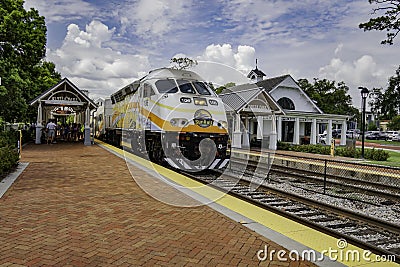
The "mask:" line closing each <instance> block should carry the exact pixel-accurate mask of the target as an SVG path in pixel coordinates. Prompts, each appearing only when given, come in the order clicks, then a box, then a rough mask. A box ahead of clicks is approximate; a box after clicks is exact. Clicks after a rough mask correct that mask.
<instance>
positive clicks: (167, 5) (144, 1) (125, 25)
mask: <svg viewBox="0 0 400 267" xmlns="http://www.w3.org/2000/svg"><path fill="white" fill-rule="evenodd" d="M190 5H191V1H187V0H152V1H148V0H139V1H137V2H136V3H133V4H132V3H130V2H127V3H126V4H125V5H124V8H123V9H121V10H120V12H118V15H119V17H120V23H121V25H122V27H121V33H125V32H127V31H128V30H129V29H132V31H133V32H132V33H134V34H135V35H137V36H139V37H141V38H143V39H151V38H157V37H162V36H163V35H165V34H166V33H168V32H170V31H172V30H176V29H179V28H181V27H183V25H185V24H187V21H186V19H185V18H184V17H185V16H184V15H185V14H186V15H187V14H188V13H189V12H190V8H188V7H189V6H190Z"/></svg>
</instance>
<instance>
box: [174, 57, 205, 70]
mask: <svg viewBox="0 0 400 267" xmlns="http://www.w3.org/2000/svg"><path fill="white" fill-rule="evenodd" d="M171 63H174V64H175V65H176V66H175V67H174V68H176V69H178V70H185V69H188V68H191V67H193V66H195V65H197V64H198V63H197V61H196V60H193V59H190V58H187V57H185V58H182V57H180V58H176V57H174V58H171Z"/></svg>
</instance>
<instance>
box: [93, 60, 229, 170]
mask: <svg viewBox="0 0 400 267" xmlns="http://www.w3.org/2000/svg"><path fill="white" fill-rule="evenodd" d="M104 103H105V104H107V101H105V102H104ZM110 104H111V106H112V109H111V108H107V106H105V107H104V110H105V111H106V110H109V112H108V114H107V112H105V114H104V116H103V117H102V118H103V120H105V121H103V122H102V123H103V124H102V125H103V126H104V129H99V132H100V133H101V134H102V136H103V138H104V139H105V140H106V141H107V142H110V143H112V144H114V145H117V146H123V147H126V148H130V149H132V150H133V151H134V152H136V153H142V154H144V155H146V156H147V157H148V158H149V159H150V160H152V161H154V162H157V163H168V164H169V165H171V166H172V167H174V168H177V169H183V170H187V171H201V170H204V169H220V168H223V167H225V166H226V165H227V163H228V161H229V155H230V149H229V144H230V141H229V135H228V130H227V129H228V127H227V118H226V114H225V108H224V104H223V102H222V100H221V99H220V98H219V97H218V96H217V95H216V94H215V92H214V91H213V90H212V89H211V88H210V87H209V86H208V84H207V83H205V82H203V80H202V79H201V77H200V76H199V75H197V74H196V73H194V72H192V71H187V70H176V69H170V68H161V69H156V70H153V71H150V72H149V74H148V75H146V76H145V77H143V78H141V79H140V80H137V81H134V82H133V83H131V84H129V85H127V86H125V87H124V88H122V89H121V90H119V91H117V92H116V93H114V94H112V95H111V101H110Z"/></svg>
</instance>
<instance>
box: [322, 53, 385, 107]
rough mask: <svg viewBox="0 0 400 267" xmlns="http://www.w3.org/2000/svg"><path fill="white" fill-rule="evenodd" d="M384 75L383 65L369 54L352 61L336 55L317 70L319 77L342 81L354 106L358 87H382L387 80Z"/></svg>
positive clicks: (357, 98)
mask: <svg viewBox="0 0 400 267" xmlns="http://www.w3.org/2000/svg"><path fill="white" fill-rule="evenodd" d="M386 75H387V74H386V73H385V71H384V69H383V67H381V66H379V65H378V64H377V63H376V62H375V60H374V58H373V57H372V56H370V55H363V56H361V57H359V58H358V59H356V60H354V61H352V62H351V61H344V60H342V59H340V58H337V57H336V58H333V59H332V60H331V61H330V63H329V64H328V65H326V66H324V67H321V68H320V70H319V77H320V78H326V79H329V80H334V81H336V82H339V81H344V82H345V83H346V85H347V86H348V87H349V88H350V90H349V94H350V95H351V97H352V99H353V104H354V105H355V106H358V103H359V102H360V92H359V90H358V87H359V86H365V87H367V88H370V89H372V88H374V87H384V86H385V84H386V81H387V76H386Z"/></svg>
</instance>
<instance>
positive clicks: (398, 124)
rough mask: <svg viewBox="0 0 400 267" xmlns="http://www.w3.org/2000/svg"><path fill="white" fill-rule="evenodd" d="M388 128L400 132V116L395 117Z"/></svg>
mask: <svg viewBox="0 0 400 267" xmlns="http://www.w3.org/2000/svg"><path fill="white" fill-rule="evenodd" d="M388 128H389V129H391V130H395V131H397V130H400V115H398V116H396V117H394V118H393V119H392V120H391V121H390V122H389V124H388Z"/></svg>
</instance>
